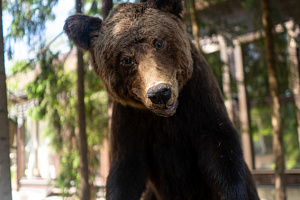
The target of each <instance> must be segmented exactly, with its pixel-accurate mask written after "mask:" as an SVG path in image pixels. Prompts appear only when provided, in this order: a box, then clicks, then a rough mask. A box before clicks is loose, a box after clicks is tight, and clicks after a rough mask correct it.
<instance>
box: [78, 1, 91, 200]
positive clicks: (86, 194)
mask: <svg viewBox="0 0 300 200" xmlns="http://www.w3.org/2000/svg"><path fill="white" fill-rule="evenodd" d="M76 13H81V0H76ZM84 73H85V72H84V65H83V52H82V51H81V50H80V49H79V48H77V97H78V100H77V106H78V107H77V109H78V127H79V132H78V146H79V157H80V163H79V168H80V175H81V178H80V192H79V197H80V199H81V200H89V199H91V192H90V186H89V169H88V144H87V135H86V122H85V104H84Z"/></svg>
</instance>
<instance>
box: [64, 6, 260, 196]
mask: <svg viewBox="0 0 300 200" xmlns="http://www.w3.org/2000/svg"><path fill="white" fill-rule="evenodd" d="M181 12H182V3H181V0H167V1H162V0H156V1H155V0H149V1H146V2H145V3H139V4H122V5H119V6H118V7H117V8H115V9H114V10H112V12H111V13H110V15H109V17H108V18H107V19H106V20H105V21H104V22H102V21H101V20H100V19H98V18H93V17H89V16H85V15H74V16H71V17H70V18H68V19H67V21H66V24H65V27H64V30H65V32H66V33H67V35H68V36H69V38H70V39H71V40H72V41H73V42H74V43H75V44H76V45H77V46H79V47H80V48H82V49H84V50H88V51H89V52H90V54H91V58H92V63H93V66H94V69H95V72H96V73H97V74H98V75H99V76H100V78H101V79H102V81H103V83H104V85H105V86H106V89H107V91H108V93H109V94H110V95H111V96H112V98H113V99H114V100H115V102H114V112H113V122H112V123H113V125H112V127H113V130H112V132H113V135H112V158H113V161H112V164H111V169H110V173H109V177H108V180H107V199H108V200H138V199H140V198H141V197H142V196H143V198H144V199H148V200H196V199H199V200H200V199H201V200H220V199H222V200H225V199H226V200H256V199H258V196H257V192H256V188H255V184H254V182H253V180H252V177H251V174H250V172H249V170H248V168H247V166H246V164H245V162H244V159H243V153H242V149H241V145H240V140H239V137H238V134H237V132H236V131H235V129H234V128H233V126H232V124H231V122H230V120H229V118H228V115H227V112H226V109H225V106H224V102H223V99H222V95H221V92H220V90H219V87H218V85H217V83H216V81H215V79H214V76H213V74H212V72H211V70H210V68H209V66H208V65H207V64H206V62H205V61H204V59H203V57H202V56H201V55H200V54H199V53H198V52H197V50H196V49H195V47H194V46H193V45H192V44H191V41H190V40H189V38H188V36H187V33H186V32H185V31H184V25H183V23H182V22H181V18H180V16H181ZM157 41H159V42H160V45H159V48H158V47H157V46H155V45H156V44H157ZM162 44H163V45H162ZM124 58H126V59H125V62H124ZM128 58H130V60H129V61H131V62H128ZM158 83H166V84H168V85H169V86H170V88H171V90H172V95H171V98H170V100H169V101H168V103H166V104H165V105H153V103H152V102H151V101H150V100H149V99H148V98H147V96H146V92H147V90H149V88H151V87H152V86H153V85H157V84H158Z"/></svg>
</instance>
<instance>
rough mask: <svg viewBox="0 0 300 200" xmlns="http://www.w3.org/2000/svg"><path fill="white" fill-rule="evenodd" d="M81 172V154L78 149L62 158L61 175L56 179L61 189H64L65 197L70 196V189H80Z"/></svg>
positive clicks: (66, 153) (67, 152)
mask: <svg viewBox="0 0 300 200" xmlns="http://www.w3.org/2000/svg"><path fill="white" fill-rule="evenodd" d="M78 171H79V153H78V150H77V149H73V150H72V151H66V152H65V153H64V154H63V155H62V157H61V165H60V172H61V173H60V174H59V177H58V178H57V179H56V183H57V185H58V187H59V188H61V189H62V192H63V195H64V196H68V195H70V194H69V191H68V190H69V189H70V188H72V187H76V188H77V187H78V186H79V181H80V175H79V173H78Z"/></svg>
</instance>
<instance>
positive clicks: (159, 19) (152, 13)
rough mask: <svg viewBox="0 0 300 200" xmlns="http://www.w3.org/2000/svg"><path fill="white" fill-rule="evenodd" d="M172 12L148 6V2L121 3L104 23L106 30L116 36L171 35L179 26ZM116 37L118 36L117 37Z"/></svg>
mask: <svg viewBox="0 0 300 200" xmlns="http://www.w3.org/2000/svg"><path fill="white" fill-rule="evenodd" d="M169 15H170V14H168V13H165V12H162V11H160V10H157V9H153V8H149V7H147V4H122V5H119V6H118V7H117V8H116V9H115V10H114V11H113V12H112V14H111V16H109V19H107V21H106V22H105V23H104V26H106V28H105V30H107V32H109V34H110V35H112V36H114V37H118V36H120V37H123V36H124V35H131V36H132V37H133V36H136V37H143V36H144V37H148V38H149V37H152V36H153V37H159V36H160V35H169V32H170V31H171V32H173V31H175V30H176V29H177V28H178V27H177V24H176V22H175V21H174V20H173V18H172V17H168V16H169ZM115 39H116V38H115Z"/></svg>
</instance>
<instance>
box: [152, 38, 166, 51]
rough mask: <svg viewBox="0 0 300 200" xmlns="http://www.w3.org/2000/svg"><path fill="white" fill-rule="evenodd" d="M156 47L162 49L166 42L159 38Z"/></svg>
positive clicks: (155, 43)
mask: <svg viewBox="0 0 300 200" xmlns="http://www.w3.org/2000/svg"><path fill="white" fill-rule="evenodd" d="M154 47H155V49H157V50H159V49H162V48H163V47H164V42H163V41H159V40H156V41H155V42H154Z"/></svg>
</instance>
